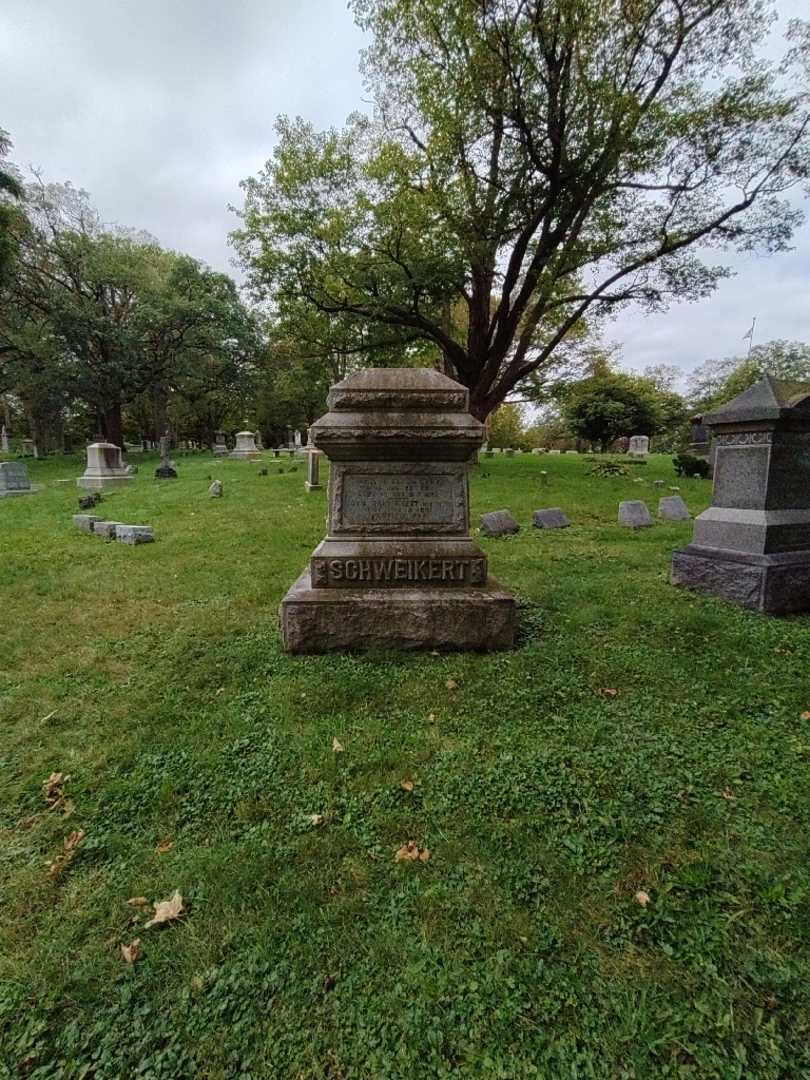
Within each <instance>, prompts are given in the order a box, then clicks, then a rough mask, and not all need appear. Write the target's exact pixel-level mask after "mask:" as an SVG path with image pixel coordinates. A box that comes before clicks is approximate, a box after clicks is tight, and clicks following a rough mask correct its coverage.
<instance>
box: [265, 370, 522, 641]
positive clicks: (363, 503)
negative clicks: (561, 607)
mask: <svg viewBox="0 0 810 1080" xmlns="http://www.w3.org/2000/svg"><path fill="white" fill-rule="evenodd" d="M329 409H330V411H329V412H328V413H327V415H326V416H324V417H322V418H321V419H320V420H318V421H317V423H316V424H315V425H314V426H313V428H312V443H313V445H314V446H316V447H317V448H318V449H320V450H323V451H324V452H325V453H326V455H327V457H328V458H329V459H330V461H331V472H330V480H329V519H328V533H327V536H326V538H325V539H324V540H323V541H322V542H321V543H320V544H319V545H318V547H317V548H316V549H315V551H314V553H313V555H312V559H311V561H310V566H309V568H308V570H306V571H305V573H304V574H303V575H302V576H301V577H300V578H299V579H298V581H297V582H296V583H295V584H294V585H293V587H292V588H291V589H290V591H289V592H288V593H287V595H286V597H285V598H284V600H283V601H282V604H281V612H280V614H281V629H282V637H283V641H284V647H285V648H286V649H287V650H288V651H289V652H295V653H312V652H325V651H327V650H335V649H355V648H370V647H375V646H376V647H391V648H430V649H433V648H459V649H477V650H485V649H500V648H508V647H509V646H511V645H512V643H513V640H514V633H515V603H514V600H513V598H512V597H511V596H510V595H509V594H508V593H506V592H504V591H503V590H502V589H501V588H500V587H499V586H498V584H497V582H495V581H493V580H492V578H489V577H488V574H487V559H486V555H485V554H484V552H483V551H482V550H481V548H480V547H479V546H478V545H477V544H476V543H475V542H474V541H473V540H472V539H471V538H470V535H469V491H468V480H467V474H468V466H469V462H470V461H471V460H473V459H474V456H475V454H476V452H477V449H478V447H479V446H480V444H481V441H482V438H483V433H484V429H483V425H482V424H480V423H479V422H478V421H477V420H475V419H474V417H472V416H470V414H469V412H468V395H467V391H466V390H465V389H464V387H462V386H460V385H459V384H458V383H455V382H453V381H452V380H451V379H448V378H447V377H446V376H444V375H442V374H441V373H439V372H437V371H433V370H429V369H414V368H399V369H397V368H377V369H374V368H372V369H369V370H366V371H360V372H357V373H355V374H354V375H351V376H349V378H347V379H345V380H344V381H343V382H341V383H338V384H337V385H336V386H334V387H333V388H332V390H331V391H330V394H329Z"/></svg>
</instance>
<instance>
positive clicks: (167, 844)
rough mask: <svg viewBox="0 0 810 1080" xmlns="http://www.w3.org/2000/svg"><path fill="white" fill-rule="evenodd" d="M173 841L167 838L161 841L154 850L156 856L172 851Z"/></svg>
mask: <svg viewBox="0 0 810 1080" xmlns="http://www.w3.org/2000/svg"><path fill="white" fill-rule="evenodd" d="M173 844H174V840H170V839H169V837H168V836H167V837H166V839H165V840H161V841H160V843H159V844H158V846H157V847H156V848H155V854H156V855H165V854H166V852H167V851H171V850H172V845H173Z"/></svg>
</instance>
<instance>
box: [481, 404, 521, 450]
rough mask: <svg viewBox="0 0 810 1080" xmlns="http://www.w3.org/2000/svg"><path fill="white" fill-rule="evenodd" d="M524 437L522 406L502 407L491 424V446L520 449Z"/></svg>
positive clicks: (493, 415) (491, 420)
mask: <svg viewBox="0 0 810 1080" xmlns="http://www.w3.org/2000/svg"><path fill="white" fill-rule="evenodd" d="M522 436H523V409H522V408H521V407H520V405H501V406H499V408H498V409H496V410H495V412H494V413H493V414H492V416H491V418H490V422H489V435H488V441H489V444H490V446H498V447H503V448H508V447H510V446H511V447H518V446H520V445H521V440H522Z"/></svg>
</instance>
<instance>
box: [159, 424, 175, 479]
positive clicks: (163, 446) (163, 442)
mask: <svg viewBox="0 0 810 1080" xmlns="http://www.w3.org/2000/svg"><path fill="white" fill-rule="evenodd" d="M171 447H172V440H171V436H170V435H169V434H168V433H167V434H166V435H161V437H160V465H158V467H157V468H156V469H155V479H156V480H176V479H177V469H175V467H174V465H172V463H171V459H170V456H169V455H170V454H171Z"/></svg>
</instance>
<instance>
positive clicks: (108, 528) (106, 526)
mask: <svg viewBox="0 0 810 1080" xmlns="http://www.w3.org/2000/svg"><path fill="white" fill-rule="evenodd" d="M120 524H121V522H120V521H96V522H95V523H94V524H93V533H94V534H95V535H96V536H103V537H104V538H105V539H107V540H114V539H115V530H116V529H117V528H118V526H119V525H120Z"/></svg>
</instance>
